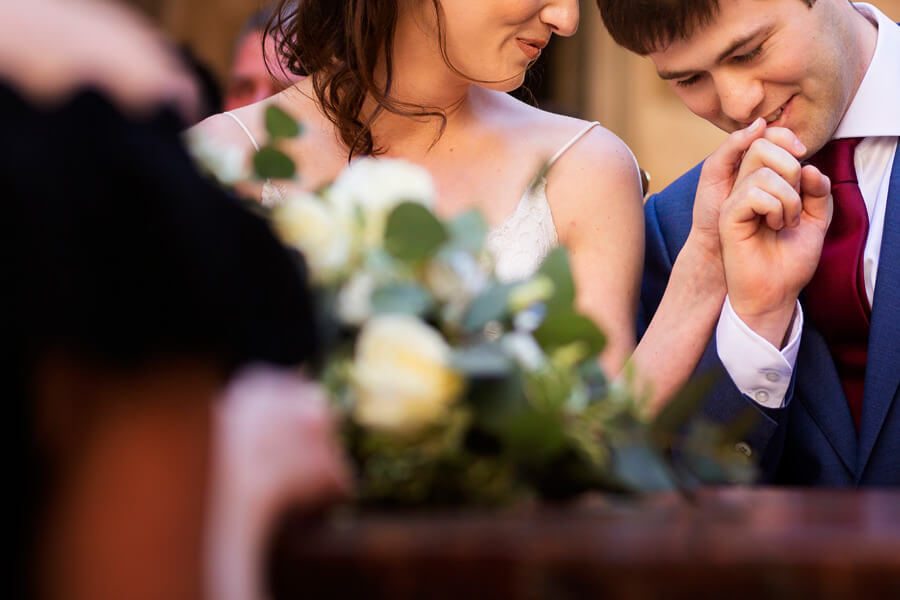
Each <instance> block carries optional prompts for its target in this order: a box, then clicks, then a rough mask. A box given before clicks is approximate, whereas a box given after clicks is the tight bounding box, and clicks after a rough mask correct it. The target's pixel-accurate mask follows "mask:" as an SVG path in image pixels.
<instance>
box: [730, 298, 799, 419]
mask: <svg viewBox="0 0 900 600" xmlns="http://www.w3.org/2000/svg"><path fill="white" fill-rule="evenodd" d="M790 327H791V330H790V335H789V336H788V338H789V341H788V343H787V345H785V347H784V348H783V349H782V350H778V348H776V347H775V346H773V345H772V344H771V343H769V341H768V340H766V339H765V338H763V337H762V336H761V335H759V334H758V333H756V332H755V331H753V330H752V329H750V327H748V326H747V324H746V323H744V322H743V321H742V320H741V318H740V317H739V316H737V313H736V312H734V308H732V306H731V301H730V300H729V298H728V296H726V297H725V303H724V304H723V305H722V312H721V314H720V315H719V323H718V324H717V325H716V348H717V350H718V353H719V360H721V361H722V365H723V366H724V367H725V370H726V371H727V372H728V376H729V377H731V380H732V381H733V382H734V384H735V385H736V386H737V388H738V390H740V391H741V393H742V394H745V395H747V396H750V397H751V398H753V400H754V401H755V402H756V403H757V404H759V405H760V406H764V407H766V408H781V407H782V406H784V397H785V395H786V394H787V390H788V387H789V386H790V384H791V375H792V374H793V372H794V365H796V364H797V352H799V350H800V333H801V332H802V331H803V309H802V308H801V307H800V301H799V300H798V301H797V306H796V307H795V308H794V317H793V319H791V326H790Z"/></svg>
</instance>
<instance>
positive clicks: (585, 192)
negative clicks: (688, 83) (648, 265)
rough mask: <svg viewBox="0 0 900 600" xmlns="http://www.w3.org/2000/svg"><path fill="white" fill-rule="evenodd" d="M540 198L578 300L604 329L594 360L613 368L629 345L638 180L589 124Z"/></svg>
mask: <svg viewBox="0 0 900 600" xmlns="http://www.w3.org/2000/svg"><path fill="white" fill-rule="evenodd" d="M547 182H548V185H547V198H548V200H549V202H550V210H551V212H552V214H553V220H554V222H555V223H556V229H557V232H558V233H559V239H560V243H561V244H562V245H564V246H566V248H568V250H569V255H570V258H571V261H572V270H573V273H574V275H575V279H576V281H578V282H579V286H580V287H579V297H578V304H579V307H580V308H581V310H583V311H584V312H585V313H586V314H587V315H588V316H590V317H591V318H593V319H594V320H595V321H596V322H597V323H599V324H600V325H601V327H602V328H603V329H604V330H605V332H606V334H607V337H608V345H607V350H606V351H605V352H604V354H603V356H602V357H601V358H602V360H603V363H604V366H606V367H607V369H608V371H609V372H610V373H617V372H618V371H619V370H620V369H621V367H622V364H623V362H624V361H625V359H626V358H627V357H628V355H629V354H630V353H631V352H632V351H633V350H634V346H635V339H634V323H635V319H636V314H635V310H636V308H635V307H636V305H637V298H638V293H639V290H640V278H641V270H642V264H643V258H644V222H643V210H642V203H641V190H640V178H639V176H638V171H637V165H636V164H635V161H634V158H633V156H632V154H631V151H630V150H629V149H628V147H627V146H626V145H625V143H624V142H622V141H621V140H620V139H619V138H617V137H616V136H615V135H614V134H612V133H611V132H610V131H608V130H606V129H604V128H602V127H599V126H598V127H594V129H592V130H591V131H590V132H588V133H587V134H586V135H585V136H584V137H583V138H581V139H580V140H579V141H578V142H576V143H575V145H574V146H572V147H571V148H570V149H569V150H568V151H567V152H566V153H565V154H564V155H563V156H562V157H561V158H560V159H559V160H558V161H557V163H556V164H555V165H554V166H553V168H552V169H551V171H550V173H549V174H548V177H547Z"/></svg>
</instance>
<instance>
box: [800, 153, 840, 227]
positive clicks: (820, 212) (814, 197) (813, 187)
mask: <svg viewBox="0 0 900 600" xmlns="http://www.w3.org/2000/svg"><path fill="white" fill-rule="evenodd" d="M800 190H801V192H802V196H803V213H804V214H805V215H808V216H809V217H812V218H813V219H816V220H818V221H821V222H822V223H823V224H824V225H825V229H827V228H828V226H829V225H830V224H831V217H832V214H833V212H834V203H833V201H832V198H831V180H829V179H828V177H826V176H825V175H823V174H822V172H821V171H819V169H817V168H816V167H814V166H812V165H806V166H804V167H803V169H802V170H801V171H800Z"/></svg>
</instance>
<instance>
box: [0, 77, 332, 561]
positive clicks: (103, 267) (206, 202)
mask: <svg viewBox="0 0 900 600" xmlns="http://www.w3.org/2000/svg"><path fill="white" fill-rule="evenodd" d="M183 126H184V124H183V123H182V122H181V121H180V119H179V117H178V116H177V113H176V112H175V111H173V110H169V109H167V108H160V109H159V110H158V111H157V112H156V113H155V114H153V115H150V116H143V117H134V116H129V115H127V114H125V113H123V112H121V111H120V109H119V108H117V107H116V106H115V105H113V104H112V103H111V102H110V101H109V100H108V99H106V98H105V97H104V96H103V95H102V94H100V93H98V92H96V91H92V90H82V91H80V92H78V93H76V94H74V95H72V96H71V97H69V98H68V99H65V100H61V101H60V103H59V104H57V105H54V106H35V105H33V104H32V103H31V102H29V101H28V100H27V99H25V98H23V97H22V96H21V95H19V94H18V93H17V92H15V91H14V90H13V89H11V88H10V87H9V86H7V85H4V84H2V83H0V190H2V193H3V200H2V202H0V228H2V230H0V257H2V260H0V280H2V282H3V294H2V297H3V310H2V313H0V314H2V316H0V339H2V356H0V364H2V365H3V367H2V372H3V373H4V375H5V376H4V377H3V379H2V380H3V384H2V385H3V386H4V390H3V396H4V398H5V400H6V406H5V407H4V408H5V411H4V417H5V418H6V420H7V423H8V425H7V427H8V428H9V431H10V433H11V437H12V438H13V440H14V445H15V447H16V449H17V450H18V451H20V452H21V453H22V456H20V457H17V462H16V463H14V464H18V466H19V468H20V469H22V471H21V472H23V473H24V479H23V480H22V481H21V482H20V483H18V484H17V483H14V484H13V490H14V492H13V496H14V503H15V504H16V506H15V508H14V510H13V513H12V518H13V519H14V520H15V524H14V529H15V530H16V531H17V535H16V537H18V538H19V539H18V541H19V542H21V543H22V544H23V545H24V547H25V548H27V546H28V545H29V543H30V542H31V541H32V540H31V539H30V537H31V536H32V535H33V528H34V525H35V524H36V519H39V518H40V511H41V506H42V500H43V499H44V493H45V490H46V485H47V481H45V479H46V477H47V476H48V475H47V474H48V472H49V471H48V470H47V469H46V466H47V465H46V464H45V463H44V458H43V455H42V452H41V449H40V448H39V447H38V444H37V436H36V432H35V414H34V410H35V408H34V406H33V398H32V396H31V394H32V392H31V389H32V377H33V376H34V373H35V368H36V366H37V365H38V364H39V361H41V360H42V359H45V358H47V356H48V355H51V354H53V353H62V354H64V355H67V356H70V357H74V358H76V359H78V360H83V361H87V362H88V363H91V364H97V365H99V366H102V367H104V368H109V369H112V370H119V369H121V370H127V369H129V368H132V367H137V366H141V365H144V364H147V363H150V362H152V361H155V360H170V359H178V358H188V359H192V358H200V359H206V360H211V361H213V362H214V363H215V364H219V365H221V367H222V369H223V372H226V373H227V372H228V371H229V370H231V369H234V368H236V367H237V366H240V365H241V364H244V363H249V362H255V361H266V362H270V363H275V364H280V365H296V364H300V363H302V362H304V361H305V360H307V359H308V358H309V357H310V356H311V354H312V352H313V351H314V349H315V345H316V344H315V334H314V327H313V318H312V315H313V311H312V307H311V304H310V295H309V293H308V290H307V286H306V278H305V270H304V267H303V264H302V260H301V259H300V257H299V256H297V255H295V254H292V253H291V252H289V251H288V250H286V249H285V248H284V247H283V246H282V245H281V244H280V243H279V242H278V241H277V240H276V238H275V237H274V235H273V234H272V233H271V231H270V229H269V226H268V224H267V223H266V222H265V221H264V220H263V219H262V218H260V217H258V216H255V215H254V214H252V213H251V212H249V211H248V210H246V209H245V208H244V207H243V206H242V204H241V202H240V201H239V200H238V199H237V198H235V197H233V196H231V195H230V194H229V193H226V192H225V191H223V190H222V189H221V188H219V187H218V186H217V185H216V184H214V183H212V182H210V181H209V180H207V179H206V178H204V177H203V176H201V175H200V174H198V172H197V171H196V170H195V168H194V165H193V163H192V162H191V159H190V158H189V157H188V154H187V153H186V151H185V150H184V148H183V147H182V143H181V138H180V131H181V130H182V128H183ZM206 400H207V399H206V398H203V399H198V401H206ZM80 408H81V407H77V409H80ZM85 410H89V409H85ZM89 416H90V415H89V414H86V415H85V418H89ZM16 545H17V546H18V545H19V544H16ZM20 549H24V548H23V547H22V546H20ZM15 555H16V556H17V557H18V560H21V561H23V562H27V561H28V560H29V553H28V552H27V550H25V551H22V552H17V553H16V554H15ZM19 566H22V567H25V566H26V565H24V564H23V565H15V567H19ZM14 572H16V573H19V574H21V575H22V576H23V577H24V576H26V574H27V569H24V568H23V569H14Z"/></svg>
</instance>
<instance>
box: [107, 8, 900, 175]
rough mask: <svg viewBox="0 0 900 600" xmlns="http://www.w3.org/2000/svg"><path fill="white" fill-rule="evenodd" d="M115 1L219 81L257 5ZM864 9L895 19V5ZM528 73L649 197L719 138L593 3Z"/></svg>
mask: <svg viewBox="0 0 900 600" xmlns="http://www.w3.org/2000/svg"><path fill="white" fill-rule="evenodd" d="M123 1H125V2H126V3H128V4H132V5H134V6H136V7H137V8H139V9H141V10H142V11H143V12H144V13H146V14H147V15H149V16H150V17H151V18H152V19H154V20H155V21H157V22H158V23H159V24H160V26H161V27H162V28H163V29H164V30H165V31H167V32H168V33H169V35H170V36H171V37H172V38H173V39H174V40H175V41H178V42H183V43H185V44H187V45H188V46H189V47H190V48H191V49H192V50H193V51H194V52H195V53H196V55H197V56H198V57H199V58H200V59H201V60H203V61H204V62H205V63H206V64H208V65H209V66H210V67H211V68H212V70H213V71H214V73H216V74H217V75H218V76H219V77H220V78H224V74H225V72H226V70H227V68H228V64H229V62H230V60H231V54H232V46H233V40H234V37H235V35H236V34H237V32H238V31H239V30H240V27H241V24H242V22H243V21H244V19H245V18H246V17H247V16H248V15H249V14H251V13H252V12H253V11H254V10H256V9H257V8H258V7H259V6H260V2H259V0H123ZM773 1H776V0H773ZM871 3H872V4H874V5H875V6H877V7H878V8H880V9H881V10H882V11H883V12H885V13H886V14H887V15H888V16H890V17H891V18H893V19H894V20H895V21H900V0H873V1H872V2H871ZM898 60H900V57H898ZM534 71H535V72H534V76H533V78H532V81H531V83H530V87H531V88H532V90H533V91H534V93H535V95H536V96H537V98H538V99H539V103H540V105H541V106H542V107H544V108H547V109H548V110H555V111H557V112H565V113H568V114H572V115H577V116H580V117H583V118H585V119H590V120H597V121H600V122H601V123H603V124H604V125H605V126H606V127H608V128H609V129H611V130H612V131H614V132H615V133H616V134H618V135H619V136H620V137H621V138H622V139H623V140H625V142H626V143H627V144H628V145H629V146H631V148H632V150H633V151H634V153H635V155H636V156H637V158H638V161H639V162H640V164H641V166H642V167H643V168H644V169H646V170H647V171H648V172H649V173H650V174H651V177H652V180H651V182H650V186H651V191H659V190H660V189H662V188H663V187H665V186H666V185H668V184H669V183H670V182H671V181H672V180H674V179H675V178H676V177H677V176H678V175H680V174H681V173H683V172H684V171H686V170H688V169H689V168H690V167H692V166H693V165H695V164H697V163H698V162H699V161H700V160H702V159H703V157H705V156H706V155H707V154H709V153H710V152H711V151H712V150H713V149H714V148H715V147H716V146H717V145H718V144H719V143H720V141H721V140H722V139H723V138H724V134H723V133H722V132H721V131H719V130H717V129H716V128H715V127H713V126H712V125H709V124H708V123H706V122H705V121H703V120H702V119H700V118H698V117H695V116H694V115H692V114H691V113H690V112H689V111H688V110H687V109H686V108H684V107H683V106H682V105H681V103H680V101H679V100H678V98H676V97H675V95H674V94H673V93H672V91H671V90H670V89H669V87H668V85H667V84H665V83H663V82H661V81H660V80H659V79H657V77H656V72H655V70H654V68H653V65H652V63H651V62H650V60H649V59H646V58H641V57H638V56H634V55H632V54H630V53H629V52H626V51H624V50H622V49H621V48H618V47H617V46H616V45H615V44H614V43H613V42H612V40H611V39H610V38H609V36H608V35H607V34H606V31H605V30H604V28H603V23H602V22H601V20H600V14H599V11H598V10H597V8H596V5H595V3H594V1H593V0H582V2H581V26H580V28H579V31H578V33H577V34H576V35H575V36H573V37H572V38H568V39H560V38H554V40H553V42H552V43H551V44H550V46H549V47H548V51H547V52H545V55H544V57H542V59H541V61H540V62H539V64H538V65H536V67H535V69H534Z"/></svg>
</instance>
